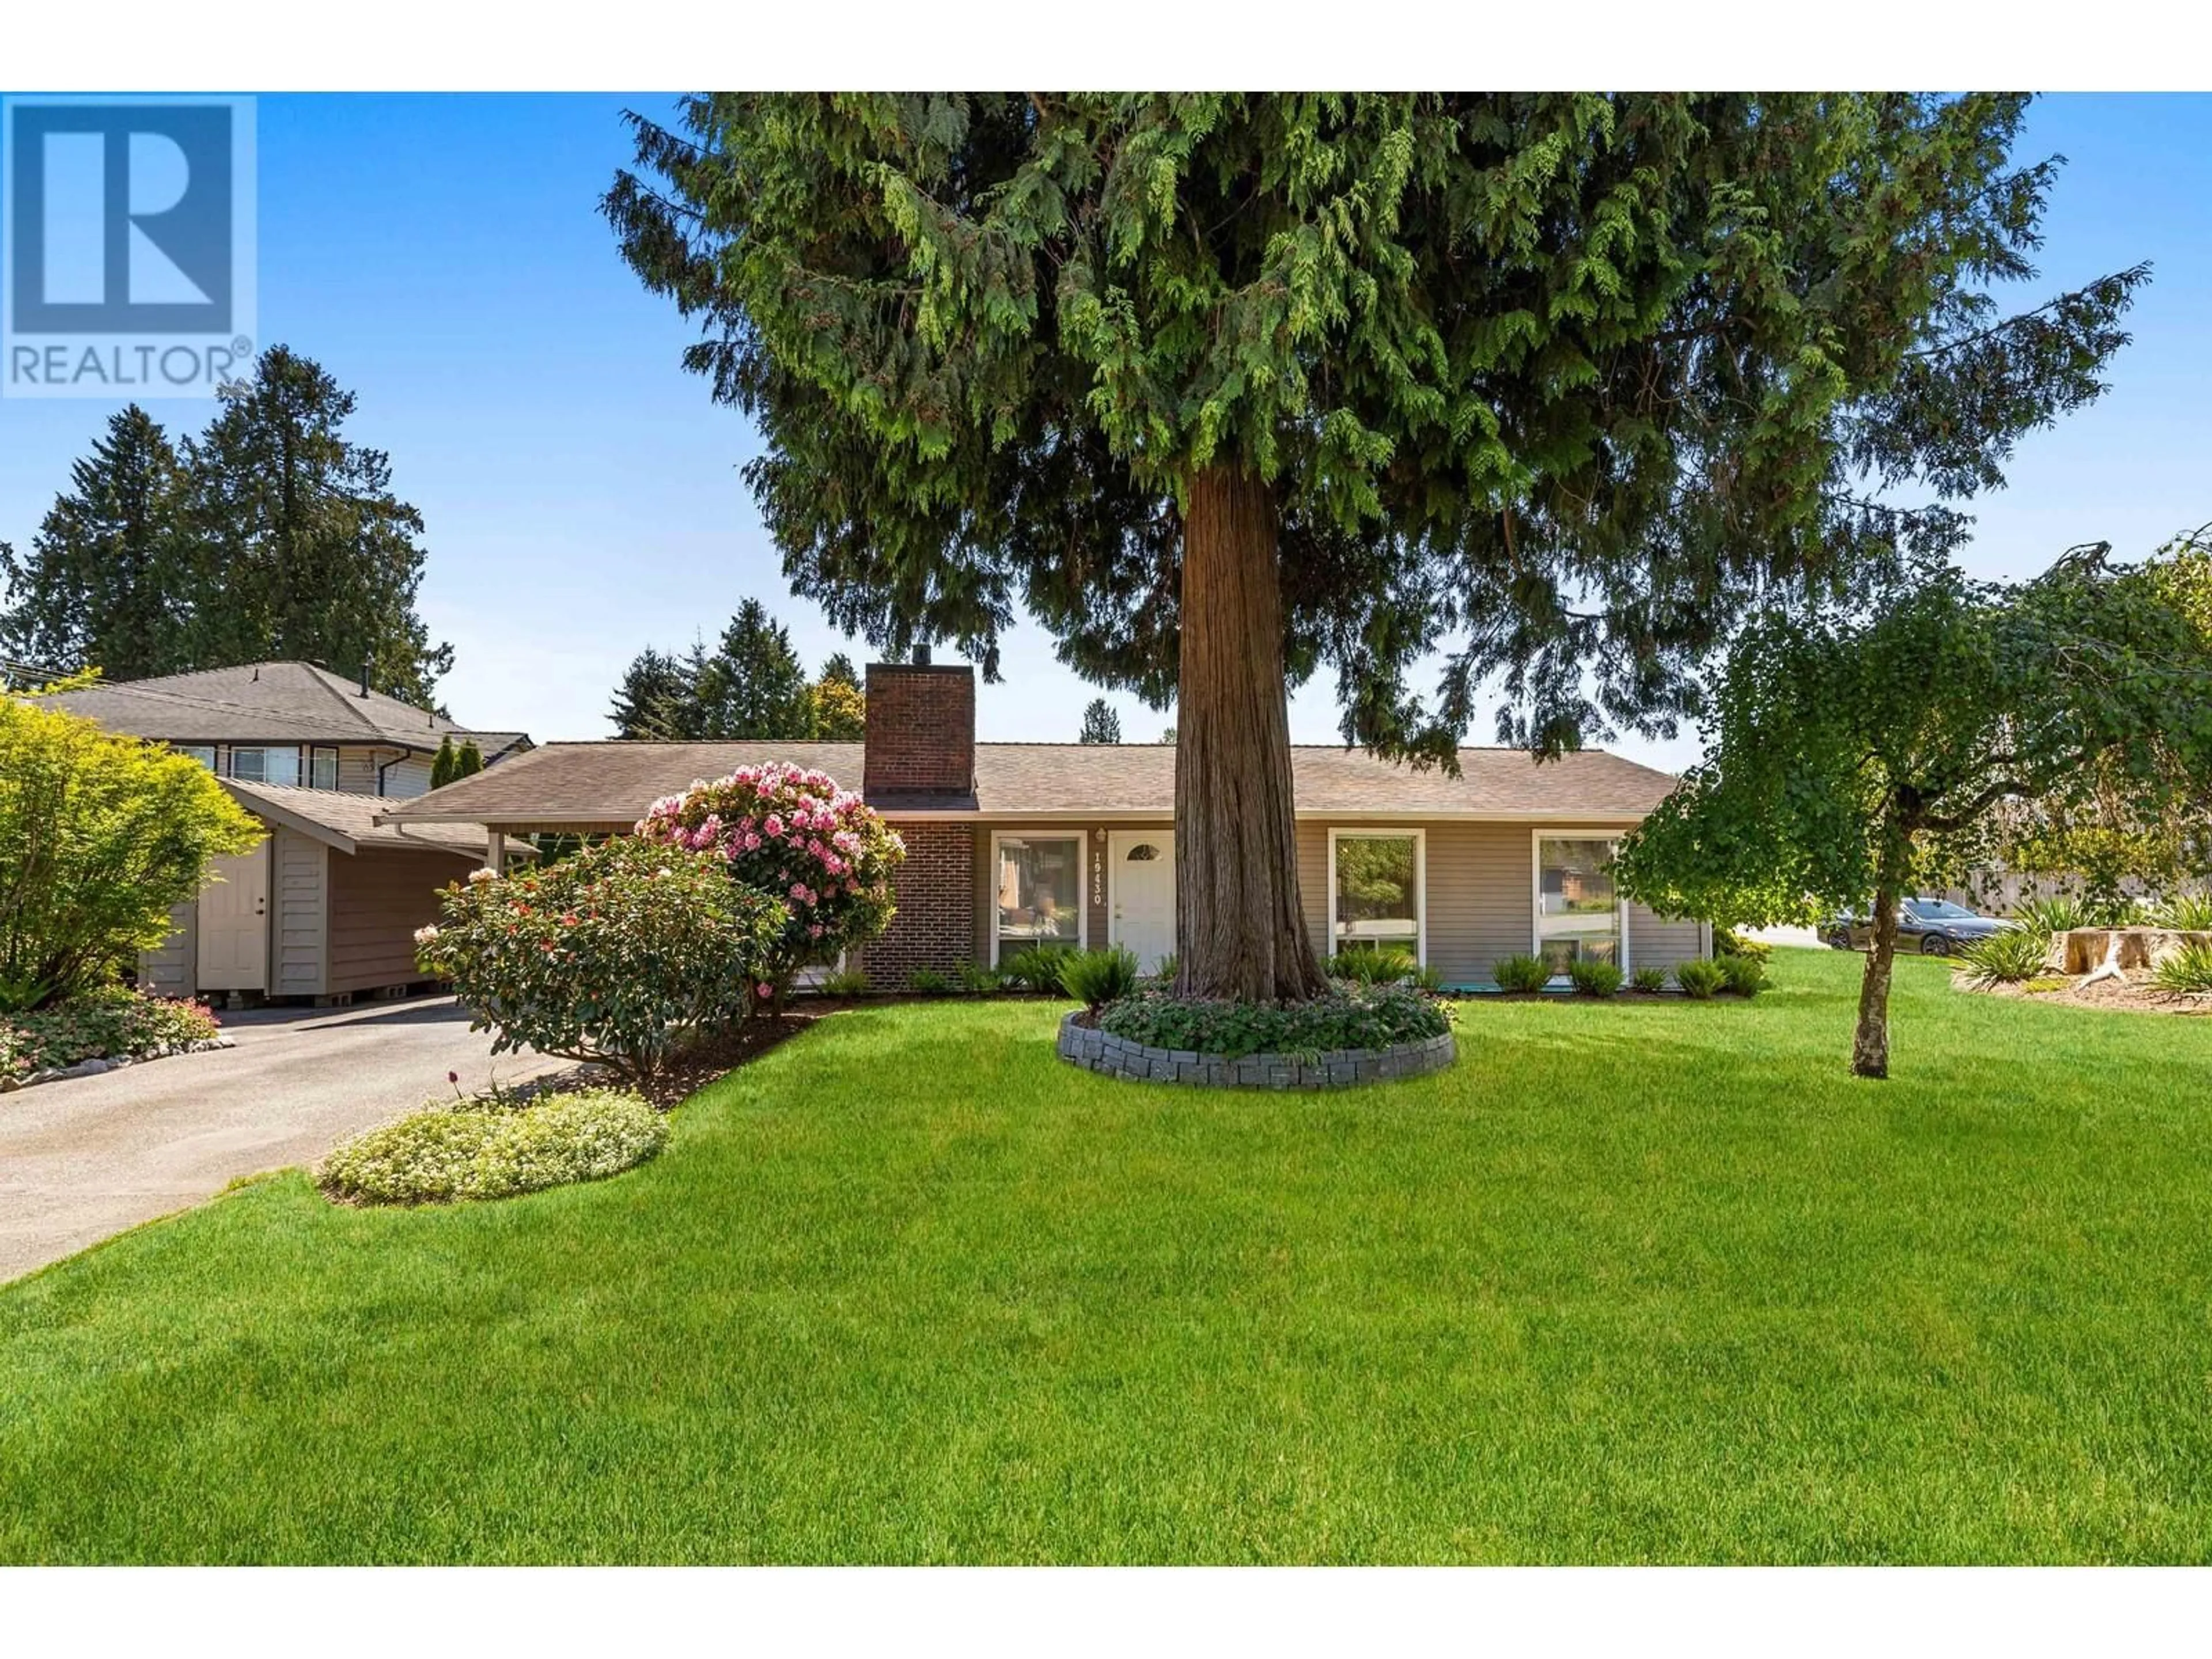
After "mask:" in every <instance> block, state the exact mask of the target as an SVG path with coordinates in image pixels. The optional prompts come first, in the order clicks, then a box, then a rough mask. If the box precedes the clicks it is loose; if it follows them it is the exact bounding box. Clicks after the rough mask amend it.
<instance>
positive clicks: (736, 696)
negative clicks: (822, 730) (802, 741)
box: [693, 599, 814, 740]
mask: <svg viewBox="0 0 2212 1659" xmlns="http://www.w3.org/2000/svg"><path fill="white" fill-rule="evenodd" d="M809 689H810V688H809V687H808V684H807V680H806V671H805V668H803V667H802V666H801V665H799V653H797V652H795V651H793V649H792V648H791V635H790V634H789V632H788V631H787V630H786V629H785V628H784V627H783V625H782V624H781V623H779V622H777V621H776V620H775V618H774V617H770V616H769V614H768V611H767V610H766V609H765V608H764V607H763V605H761V603H760V601H759V600H757V599H747V600H746V601H745V602H744V604H743V605H739V606H738V613H737V615H736V616H734V617H731V618H730V625H729V626H728V627H727V628H726V629H723V630H722V639H721V643H720V645H719V646H717V647H715V649H714V653H713V654H712V655H711V656H708V657H707V658H706V659H704V661H703V662H702V664H701V665H700V667H699V668H698V670H697V671H696V678H695V679H694V682H693V692H694V695H695V696H696V697H697V699H698V702H699V709H700V726H701V730H700V732H699V734H698V735H699V736H701V737H702V738H763V739H764V740H792V739H797V738H807V737H811V736H812V735H813V732H814V703H813V699H812V698H811V696H809Z"/></svg>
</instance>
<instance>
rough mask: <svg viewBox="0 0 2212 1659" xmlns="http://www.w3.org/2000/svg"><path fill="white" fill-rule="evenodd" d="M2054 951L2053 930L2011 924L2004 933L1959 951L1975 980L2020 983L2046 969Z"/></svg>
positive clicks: (1968, 974)
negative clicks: (2045, 960)
mask: <svg viewBox="0 0 2212 1659" xmlns="http://www.w3.org/2000/svg"><path fill="white" fill-rule="evenodd" d="M2050 952H2051V934H2050V933H2046V932H2044V931H2042V930H2040V929H2038V928H2031V927H2008V928H2006V929H2005V930H2004V932H2002V933H1991V934H1990V936H1989V937H1988V938H1987V939H1976V940H1975V941H1974V942H1973V943H1972V944H1971V945H1967V946H1966V949H1964V950H1962V951H1960V952H1959V961H1960V965H1961V967H1962V968H1963V969H1964V970H1965V972H1966V977H1967V979H1968V980H1969V981H1972V983H1973V984H1976V985H1979V986H1982V987H1989V986H1991V985H2017V984H2019V983H2020V982H2021V981H2023V980H2030V979H2033V978H2035V977H2036V976H2037V975H2039V974H2040V973H2042V971H2043V963H2044V959H2045V957H2047V956H2048V955H2049V954H2050Z"/></svg>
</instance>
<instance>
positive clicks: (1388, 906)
mask: <svg viewBox="0 0 2212 1659" xmlns="http://www.w3.org/2000/svg"><path fill="white" fill-rule="evenodd" d="M1423 851H1424V849H1423V847H1422V837H1421V833H1420V831H1419V830H1418V829H1416V830H1410V831H1408V830H1381V829H1338V830H1334V831H1333V832H1332V833H1331V834H1330V836H1329V838H1328V862H1329V876H1328V886H1329V904H1328V932H1329V949H1330V950H1331V951H1375V950H1384V949H1389V950H1400V951H1408V952H1410V953H1411V954H1413V956H1415V957H1421V956H1422V955H1423V951H1422V943H1423V939H1422V926H1421V924H1422V915H1421V889H1422V885H1423V881H1422V877H1423V871H1422V855H1423Z"/></svg>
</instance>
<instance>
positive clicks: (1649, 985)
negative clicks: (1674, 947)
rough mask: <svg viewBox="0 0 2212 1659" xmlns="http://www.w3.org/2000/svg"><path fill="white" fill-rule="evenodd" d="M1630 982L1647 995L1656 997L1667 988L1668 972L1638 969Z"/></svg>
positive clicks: (1661, 969)
mask: <svg viewBox="0 0 2212 1659" xmlns="http://www.w3.org/2000/svg"><path fill="white" fill-rule="evenodd" d="M1629 982H1630V983H1631V984H1632V985H1634V986H1635V987H1636V988H1637V989H1638V990H1639V991H1642V992H1644V993H1645V994H1647V995H1651V996H1656V995H1657V994H1659V993H1660V992H1662V991H1663V990H1665V989H1666V988H1667V970H1666V969H1664V968H1638V969H1637V970H1636V972H1635V974H1634V975H1633V976H1632V979H1631V980H1630V981H1629Z"/></svg>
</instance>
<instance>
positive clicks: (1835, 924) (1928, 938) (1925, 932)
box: [1820, 895, 2012, 957]
mask: <svg viewBox="0 0 2212 1659" xmlns="http://www.w3.org/2000/svg"><path fill="white" fill-rule="evenodd" d="M2011 926H2012V923H2010V922H2008V921H2001V920H2000V919H1998V918H1997V917H1996V916H1985V915H1982V913H1981V912H1980V911H1978V910H1969V909H1968V908H1966V906H1965V905H1963V904H1954V903H1952V902H1951V901H1950V900H1948V899H1940V898H1929V897H1926V896H1921V895H1915V896H1913V897H1911V898H1908V899H1901V900H1899V902H1898V906H1897V943H1898V945H1899V948H1900V949H1902V950H1907V951H1916V950H1917V951H1919V952H1920V954H1921V955H1922V956H1923V957H1948V956H1949V955H1950V954H1951V953H1952V952H1953V951H1960V950H1964V949H1965V948H1966V946H1967V945H1972V943H1973V942H1974V941H1975V940H1976V939H1987V938H1988V937H1989V936H1990V934H1991V933H2002V932H2004V930H2005V929H2006V928H2008V927H2011ZM1820 936H1821V937H1822V938H1823V939H1826V940H1827V942H1828V943H1829V944H1830V945H1832V946H1833V947H1834V948H1835V949H1837V950H1838V951H1863V950H1865V949H1867V948H1868V947H1869V945H1872V944H1873V943H1874V919H1873V917H1872V916H1871V915H1869V914H1868V913H1867V912H1865V911H1863V910H1862V911H1857V912H1848V913H1838V915H1835V916H1833V917H1832V918H1830V920H1829V922H1828V925H1827V926H1826V927H1824V928H1822V929H1821V930H1820Z"/></svg>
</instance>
